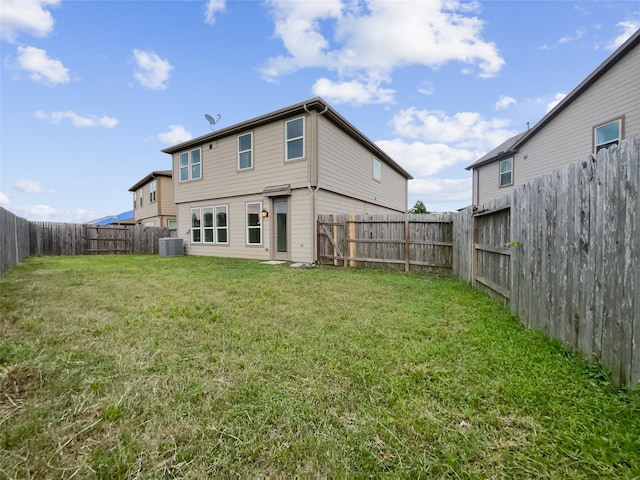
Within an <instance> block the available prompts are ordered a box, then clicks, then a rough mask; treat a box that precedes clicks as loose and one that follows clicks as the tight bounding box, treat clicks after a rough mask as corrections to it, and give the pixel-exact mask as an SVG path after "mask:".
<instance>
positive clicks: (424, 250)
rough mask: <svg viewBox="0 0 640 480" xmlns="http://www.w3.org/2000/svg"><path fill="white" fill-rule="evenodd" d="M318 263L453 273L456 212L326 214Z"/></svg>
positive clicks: (321, 225) (321, 222)
mask: <svg viewBox="0 0 640 480" xmlns="http://www.w3.org/2000/svg"><path fill="white" fill-rule="evenodd" d="M317 232H318V261H319V262H320V263H329V264H334V265H344V266H351V267H356V266H357V267H384V268H391V269H396V270H404V271H410V270H428V271H434V272H439V273H451V268H452V264H453V214H391V215H380V214H377V215H370V214H369V215H320V216H319V218H318V228H317Z"/></svg>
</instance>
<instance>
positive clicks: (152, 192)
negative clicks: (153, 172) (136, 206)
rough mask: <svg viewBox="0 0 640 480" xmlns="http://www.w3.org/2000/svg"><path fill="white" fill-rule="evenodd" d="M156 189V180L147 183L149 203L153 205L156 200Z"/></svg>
mask: <svg viewBox="0 0 640 480" xmlns="http://www.w3.org/2000/svg"><path fill="white" fill-rule="evenodd" d="M156 188H157V184H156V180H155V179H153V180H151V182H149V203H154V202H155V201H156V199H157V197H156Z"/></svg>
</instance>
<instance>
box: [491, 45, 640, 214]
mask: <svg viewBox="0 0 640 480" xmlns="http://www.w3.org/2000/svg"><path fill="white" fill-rule="evenodd" d="M639 72H640V48H638V47H636V48H635V49H634V50H633V51H632V52H630V53H628V54H627V55H626V56H625V57H624V58H623V59H622V60H621V61H620V62H618V63H617V64H616V65H615V66H614V67H613V68H612V69H611V70H609V71H608V72H607V73H606V74H605V75H604V76H603V77H601V78H600V79H599V80H598V81H597V82H596V83H595V84H593V85H592V86H591V87H590V88H589V89H588V90H587V91H585V92H584V93H583V94H582V95H580V96H579V97H578V98H577V99H576V100H575V101H574V102H573V103H572V104H571V105H569V106H568V107H567V108H566V109H565V110H564V111H563V112H561V113H560V114H559V115H558V116H557V117H556V118H554V119H553V120H552V121H551V122H550V123H549V124H547V125H546V126H545V127H544V128H543V129H542V130H541V131H540V132H538V133H537V134H536V135H535V136H534V137H533V138H532V139H531V140H529V141H528V142H527V143H525V144H524V145H523V147H522V148H521V149H520V151H519V152H518V154H517V155H516V156H515V158H514V167H513V168H514V185H516V186H517V185H521V184H523V183H526V182H528V181H530V180H532V179H534V178H536V177H538V176H540V175H543V174H545V173H549V172H552V171H554V170H556V169H557V168H559V167H561V166H563V165H566V164H569V163H572V162H576V161H579V160H583V159H585V158H587V157H588V156H589V155H590V154H591V153H592V152H593V128H594V127H595V126H598V125H601V124H603V123H605V122H607V121H610V120H613V119H615V118H618V117H621V116H623V115H624V118H625V120H624V136H625V137H630V136H633V135H636V134H639V133H640V81H638V76H639ZM525 157H526V158H525ZM498 163H499V162H494V163H491V164H489V165H485V166H484V167H481V168H480V169H479V174H480V187H479V193H480V198H479V203H482V202H485V201H487V200H489V199H491V198H494V197H496V196H501V195H504V194H506V193H507V192H508V191H509V190H510V189H511V188H513V187H507V188H498V181H499V177H498Z"/></svg>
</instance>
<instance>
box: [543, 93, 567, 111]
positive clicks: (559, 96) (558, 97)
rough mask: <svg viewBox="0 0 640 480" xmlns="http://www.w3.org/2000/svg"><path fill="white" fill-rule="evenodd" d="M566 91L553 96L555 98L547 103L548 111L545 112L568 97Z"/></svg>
mask: <svg viewBox="0 0 640 480" xmlns="http://www.w3.org/2000/svg"><path fill="white" fill-rule="evenodd" d="M566 96H567V94H566V93H556V95H555V96H554V97H553V100H552V101H551V102H549V103H548V104H547V111H546V112H545V113H549V112H550V111H551V110H553V108H554V107H555V106H556V105H558V104H559V103H560V102H561V101H562V99H563V98H564V97H566Z"/></svg>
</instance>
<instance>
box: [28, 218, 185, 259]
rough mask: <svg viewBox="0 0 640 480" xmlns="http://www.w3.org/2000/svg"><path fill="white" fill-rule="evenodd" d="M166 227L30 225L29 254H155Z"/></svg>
mask: <svg viewBox="0 0 640 480" xmlns="http://www.w3.org/2000/svg"><path fill="white" fill-rule="evenodd" d="M171 232H172V230H171V229H169V228H167V227H145V226H142V225H87V224H75V223H57V222H30V225H29V242H30V248H29V252H30V255H34V256H43V255H99V254H144V253H158V243H159V242H158V240H159V239H160V238H163V237H169V236H171Z"/></svg>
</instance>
